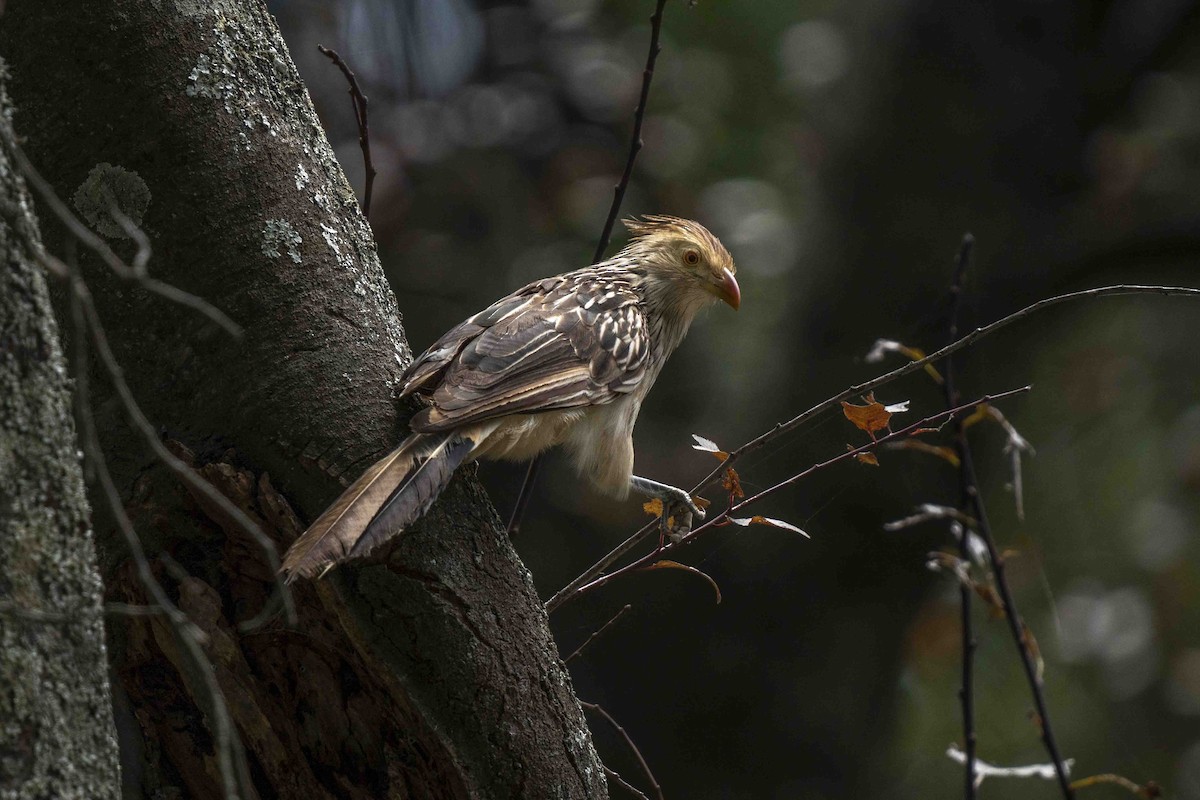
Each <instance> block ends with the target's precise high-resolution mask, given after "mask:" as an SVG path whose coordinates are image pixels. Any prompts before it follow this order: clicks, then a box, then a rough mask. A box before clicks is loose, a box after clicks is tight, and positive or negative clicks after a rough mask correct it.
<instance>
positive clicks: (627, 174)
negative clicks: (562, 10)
mask: <svg viewBox="0 0 1200 800" xmlns="http://www.w3.org/2000/svg"><path fill="white" fill-rule="evenodd" d="M666 5H667V0H658V1H657V3H656V4H655V6H654V13H653V14H651V15H650V52H649V53H647V54H646V68H645V69H644V70H643V71H642V93H641V96H640V97H638V105H637V110H636V111H634V112H633V136H632V137H631V138H630V141H629V155H628V156H627V157H626V159H625V171H624V172H623V173H621V180H620V182H619V183H618V184H617V185H616V186H614V187H613V201H612V205H611V206H609V208H608V217H607V218H606V219H605V220H604V229H603V230H602V231H601V232H600V241H599V242H598V243H597V245H596V254H595V255H594V256H593V257H592V261H593V262H595V261H599V260H600V259H602V258H604V251H605V250H607V249H608V240H609V239H610V238H611V237H612V230H613V225H615V224H616V222H617V215H618V214H620V213H621V203H622V201H624V199H625V190H626V189H628V188H629V180H630V178H632V177H633V164H634V162H635V161H637V157H638V153H639V152H641V150H642V146H643V142H642V123H643V122H644V121H645V119H646V106H647V104H648V103H649V101H650V82H651V81H652V80H653V79H654V62H656V61H657V60H658V54H659V52H660V51H661V50H662V45H660V44H659V43H658V38H659V35H660V34H661V33H662V20H663V9H664V8H666Z"/></svg>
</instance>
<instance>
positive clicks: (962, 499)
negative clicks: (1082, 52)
mask: <svg viewBox="0 0 1200 800" xmlns="http://www.w3.org/2000/svg"><path fill="white" fill-rule="evenodd" d="M974 247H975V237H974V236H972V235H971V234H969V233H968V234H966V235H964V236H963V239H962V244H961V245H960V246H959V249H958V257H957V258H956V259H955V266H954V280H953V282H952V283H951V284H950V314H949V321H948V325H947V328H948V330H949V335H948V336H947V339H948V340H949V341H950V342H951V343H952V342H954V340H956V339H957V338H958V318H959V314H960V313H961V311H962V301H963V283H964V281H965V279H966V274H967V269H968V267H969V266H970V263H971V251H972V250H973V249H974ZM942 393H943V395H944V396H945V398H946V406H947V407H953V406H955V405H957V404H958V403H959V402H961V400H962V398H961V396H960V395H959V392H958V387H957V385H956V383H955V373H954V360H953V357H952V356H946V360H945V362H944V363H943V364H942ZM954 445H955V450H956V451H957V453H958V465H959V466H958V476H959V499H958V510H959V511H960V512H961V513H962V514H964V515H967V516H969V515H968V512H967V506H968V505H969V503H970V498H971V496H972V495H976V496H977V495H978V493H979V491H978V487H976V486H975V485H973V484H972V483H970V482H969V481H970V474H971V473H970V472H969V471H968V468H967V462H968V460H969V459H970V458H971V450H970V447H969V445H968V443H967V432H966V427H965V426H964V425H963V421H962V420H961V419H955V420H954ZM961 521H962V520H960V522H961ZM973 523H974V524H964V525H962V526H961V527H962V538H961V539H960V540H959V543H958V547H959V552H960V553H961V554H962V560H963V562H964V563H966V564H970V563H971V553H970V542H969V539H970V537H971V536H972V535H973V533H972V528H973V527H975V525H977V524H978V522H977V521H973ZM958 601H959V610H960V620H961V621H960V626H961V635H962V685H961V686H960V687H959V690H958V699H959V704H960V705H961V706H962V725H963V764H964V765H965V767H966V769H965V779H964V789H963V797H964V798H966V800H975V797H976V796H977V794H978V788H979V787H978V784H977V783H976V781H975V767H976V764H975V759H976V755H975V745H976V741H975V671H974V666H975V648H976V641H975V629H974V621H973V620H972V618H971V587H970V586H968V585H967V584H966V583H964V582H962V581H959V584H958Z"/></svg>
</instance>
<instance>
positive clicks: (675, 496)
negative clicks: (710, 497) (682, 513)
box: [663, 486, 704, 521]
mask: <svg viewBox="0 0 1200 800" xmlns="http://www.w3.org/2000/svg"><path fill="white" fill-rule="evenodd" d="M665 494H666V495H667V496H666V497H664V498H663V501H664V502H665V504H666V505H668V506H670V507H672V508H678V507H680V506H682V507H684V508H686V509H687V510H688V511H690V512H691V515H692V516H693V517H695V518H696V519H698V520H701V521H703V519H704V509H702V508H701V507H700V506H698V505H696V501H695V500H693V499H692V496H691V495H690V494H688V493H687V492H685V491H684V490H683V489H676V488H675V487H674V486H668V487H667V489H666V492H665Z"/></svg>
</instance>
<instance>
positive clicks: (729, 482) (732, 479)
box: [721, 467, 746, 505]
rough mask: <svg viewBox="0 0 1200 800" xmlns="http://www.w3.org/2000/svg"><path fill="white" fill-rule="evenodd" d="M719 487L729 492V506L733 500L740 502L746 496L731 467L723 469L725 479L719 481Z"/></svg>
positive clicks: (735, 472)
mask: <svg viewBox="0 0 1200 800" xmlns="http://www.w3.org/2000/svg"><path fill="white" fill-rule="evenodd" d="M721 485H722V486H724V487H725V491H727V492H729V501H730V504H731V505H732V503H733V501H734V500H740V499H742V498H743V497H745V496H746V492H745V490H743V489H742V482H741V481H740V480H738V474H737V471H736V470H735V469H734V468H733V467H727V468H726V469H725V477H724V478H722V479H721Z"/></svg>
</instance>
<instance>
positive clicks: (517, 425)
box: [473, 395, 641, 498]
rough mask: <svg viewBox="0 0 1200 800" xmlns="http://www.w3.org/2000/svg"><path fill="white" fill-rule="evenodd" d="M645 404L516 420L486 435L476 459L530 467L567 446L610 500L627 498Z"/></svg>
mask: <svg viewBox="0 0 1200 800" xmlns="http://www.w3.org/2000/svg"><path fill="white" fill-rule="evenodd" d="M640 401H641V398H640V397H634V396H633V395H627V396H625V397H622V398H619V399H618V400H617V401H616V402H613V403H607V404H605V405H602V406H590V407H588V408H578V409H566V410H562V411H544V412H542V413H540V414H516V415H512V416H509V417H505V418H503V419H501V420H500V421H499V422H498V423H488V424H494V425H495V426H496V427H495V429H494V430H492V431H491V432H489V433H486V435H485V436H483V437H481V438H483V442H482V443H481V445H480V446H479V448H478V449H477V450H476V452H475V453H474V456H473V457H474V458H486V459H503V460H506V461H528V460H529V459H531V458H533V457H535V456H537V455H538V454H539V453H541V452H543V451H544V450H548V449H549V448H551V447H554V446H556V445H564V446H565V447H566V449H567V451H568V452H569V453H570V454H571V457H572V462H573V463H574V465H575V469H576V470H578V471H579V473H580V474H581V475H583V476H585V477H587V478H589V479H591V481H592V482H593V483H594V484H595V485H596V488H598V489H600V490H601V491H603V492H604V493H605V494H610V495H614V496H616V497H618V498H623V497H625V496H626V495H628V493H629V478H630V476H631V475H632V474H633V424H634V422H635V421H636V420H637V413H638V409H639V407H640V406H641V402H640Z"/></svg>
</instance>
